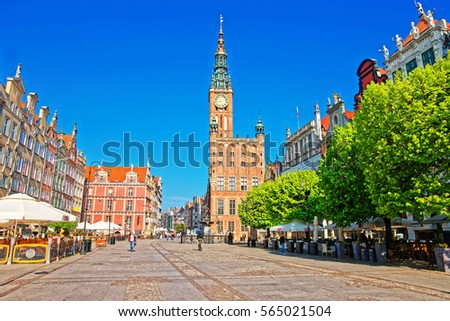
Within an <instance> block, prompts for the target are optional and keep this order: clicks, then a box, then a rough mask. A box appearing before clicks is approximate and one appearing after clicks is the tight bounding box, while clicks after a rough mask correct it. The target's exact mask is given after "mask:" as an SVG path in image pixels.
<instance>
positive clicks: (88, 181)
mask: <svg viewBox="0 0 450 321" xmlns="http://www.w3.org/2000/svg"><path fill="white" fill-rule="evenodd" d="M95 163H97V164H98V165H99V166H101V165H102V164H101V163H100V162H99V161H95V160H94V161H92V162H91V163H90V164H89V171H88V177H87V179H86V180H85V185H86V190H85V196H86V195H87V197H86V204H85V205H86V207H85V206H83V207H82V209H83V208H84V209H85V210H84V213H83V219H84V226H83V246H82V248H81V253H82V254H86V252H87V251H86V218H87V215H86V212H87V211H88V208H87V203H88V198H89V185H90V179H91V170H92V165H94V164H95Z"/></svg>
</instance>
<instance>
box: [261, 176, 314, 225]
mask: <svg viewBox="0 0 450 321" xmlns="http://www.w3.org/2000/svg"><path fill="white" fill-rule="evenodd" d="M318 181H319V178H318V176H317V174H316V172H314V171H311V170H304V171H297V172H291V173H287V174H285V175H282V176H280V177H278V178H277V179H276V180H275V184H274V186H273V188H272V189H271V190H270V191H269V194H268V200H267V206H268V210H269V212H270V214H271V216H272V218H273V222H274V223H275V225H276V224H280V223H286V222H289V221H292V220H301V221H311V217H314V214H313V213H312V212H311V211H308V209H309V210H311V208H312V207H308V199H309V198H311V197H316V196H317V195H318V187H317V183H318Z"/></svg>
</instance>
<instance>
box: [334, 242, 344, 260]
mask: <svg viewBox="0 0 450 321" xmlns="http://www.w3.org/2000/svg"><path fill="white" fill-rule="evenodd" d="M335 245H336V256H337V257H338V258H339V259H343V258H344V257H345V243H344V242H336V243H335Z"/></svg>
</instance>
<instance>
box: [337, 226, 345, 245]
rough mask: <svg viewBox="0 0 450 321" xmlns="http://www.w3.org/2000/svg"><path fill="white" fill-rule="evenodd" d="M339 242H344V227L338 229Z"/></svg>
mask: <svg viewBox="0 0 450 321" xmlns="http://www.w3.org/2000/svg"><path fill="white" fill-rule="evenodd" d="M338 240H339V242H344V241H345V239H344V228H343V227H338Z"/></svg>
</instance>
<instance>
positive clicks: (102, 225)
mask: <svg viewBox="0 0 450 321" xmlns="http://www.w3.org/2000/svg"><path fill="white" fill-rule="evenodd" d="M110 226H111V231H114V230H122V226H120V225H118V224H115V223H113V222H111V225H109V222H104V221H98V222H96V223H94V224H91V226H90V228H89V229H90V230H97V231H108V230H109V228H110Z"/></svg>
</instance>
